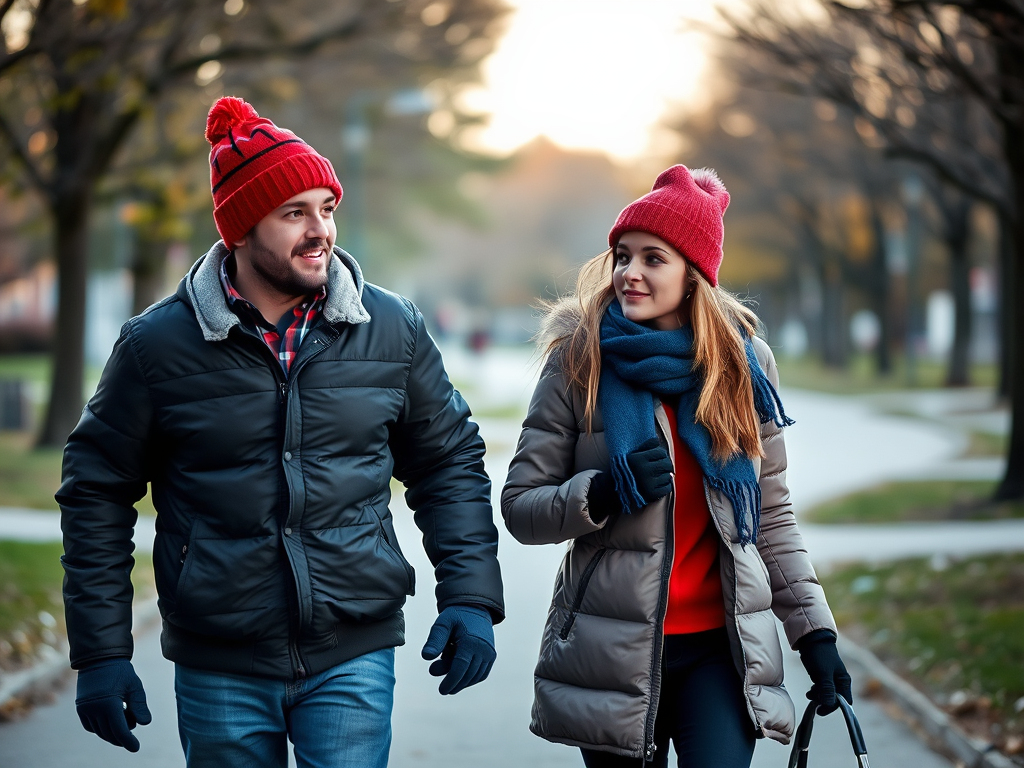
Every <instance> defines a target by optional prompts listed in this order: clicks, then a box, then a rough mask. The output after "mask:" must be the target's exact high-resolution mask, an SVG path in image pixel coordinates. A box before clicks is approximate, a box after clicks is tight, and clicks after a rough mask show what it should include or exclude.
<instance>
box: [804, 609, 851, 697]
mask: <svg viewBox="0 0 1024 768" xmlns="http://www.w3.org/2000/svg"><path fill="white" fill-rule="evenodd" d="M796 649H797V650H798V651H799V652H800V661H802V662H803V664H804V668H805V669H806V670H807V674H808V675H810V678H811V682H812V683H813V685H812V686H811V690H809V691H808V692H807V698H808V699H810V700H811V701H813V702H816V703H817V704H818V714H819V715H827V714H829V713H830V712H835V710H836V709H838V708H839V702H838V701H836V694H837V693H839V694H842V696H843V698H844V699H846V700H847V701H848V702H850V703H851V704H852V703H853V690H852V688H851V684H850V683H851V681H850V673H849V672H847V671H846V665H845V664H843V660H842V659H841V658H839V651H838V650H837V649H836V636H835V635H834V634H832V632H831V631H830V630H827V629H816V630H814V631H813V632H811V633H810V634H809V635H804V636H803V637H801V638H800V639H799V640H798V641H797V644H796Z"/></svg>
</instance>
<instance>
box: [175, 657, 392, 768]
mask: <svg viewBox="0 0 1024 768" xmlns="http://www.w3.org/2000/svg"><path fill="white" fill-rule="evenodd" d="M394 691H395V649H394V648H385V649H383V650H380V651H374V652H372V653H367V654H366V655H364V656H359V657H357V658H354V659H351V660H349V661H346V662H344V663H342V664H339V665H338V666H336V667H332V668H331V669H328V670H327V671H326V672H321V673H320V674H318V675H312V676H310V677H307V678H304V679H301V680H295V681H294V682H288V681H286V680H271V679H267V678H261V677H248V676H245V675H229V674H222V673H219V672H208V671H206V670H199V669H192V668H189V667H184V666H182V665H181V664H176V665H175V667H174V693H175V697H176V698H177V701H178V734H179V735H180V737H181V746H182V749H184V750H185V761H186V764H187V766H188V768H286V767H287V765H288V740H289V739H290V740H291V742H292V744H293V745H294V747H295V762H296V764H297V765H298V768H357V767H358V768H386V766H387V764H388V750H389V749H390V747H391V709H392V705H393V703H394Z"/></svg>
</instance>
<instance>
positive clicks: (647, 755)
mask: <svg viewBox="0 0 1024 768" xmlns="http://www.w3.org/2000/svg"><path fill="white" fill-rule="evenodd" d="M657 751H658V745H657V744H655V743H654V742H653V741H651V742H648V744H647V751H646V752H644V762H645V763H653V762H654V753H655V752H657Z"/></svg>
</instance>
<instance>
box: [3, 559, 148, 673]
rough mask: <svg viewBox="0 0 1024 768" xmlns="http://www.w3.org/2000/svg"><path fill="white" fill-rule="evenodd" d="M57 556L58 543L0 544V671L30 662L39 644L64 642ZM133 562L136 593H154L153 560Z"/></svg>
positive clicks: (58, 644) (62, 606) (62, 577)
mask: <svg viewBox="0 0 1024 768" xmlns="http://www.w3.org/2000/svg"><path fill="white" fill-rule="evenodd" d="M62 554H64V547H63V545H62V544H60V543H59V542H46V543H38V542H24V541H5V540H0V669H15V668H18V667H22V666H24V665H26V664H28V663H31V661H32V659H33V658H34V657H35V652H36V649H37V648H38V647H39V646H40V645H42V644H45V645H50V646H53V647H59V646H60V645H61V644H62V642H63V638H65V637H66V635H67V631H66V628H65V625H64V603H63V598H62V596H61V586H62V584H63V581H64V569H63V568H62V567H61V564H60V556H61V555H62ZM135 560H136V564H135V568H134V570H133V571H132V582H133V584H134V585H135V592H136V594H148V593H152V592H154V591H155V584H154V580H153V564H152V559H151V558H150V556H149V555H148V554H141V553H136V555H135Z"/></svg>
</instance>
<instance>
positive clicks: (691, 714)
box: [581, 628, 755, 768]
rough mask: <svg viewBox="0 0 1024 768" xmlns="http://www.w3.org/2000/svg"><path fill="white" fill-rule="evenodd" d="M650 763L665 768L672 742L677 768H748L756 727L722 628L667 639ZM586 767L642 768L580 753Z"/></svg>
mask: <svg viewBox="0 0 1024 768" xmlns="http://www.w3.org/2000/svg"><path fill="white" fill-rule="evenodd" d="M662 667H663V674H662V678H661V703H660V704H659V705H658V718H657V720H656V721H655V724H654V743H655V745H656V746H657V749H656V751H655V753H654V761H653V762H652V763H647V764H646V765H652V766H655V768H667V766H668V743H669V740H670V739H671V740H672V744H673V745H674V746H675V749H676V754H677V755H678V756H679V768H750V760H751V758H752V757H753V755H754V738H755V736H754V724H753V722H752V721H751V720H750V716H749V715H748V714H747V705H746V701H745V700H744V698H743V690H742V686H743V684H742V681H741V679H740V676H739V673H738V672H737V671H736V667H735V666H734V665H733V661H732V656H731V655H730V653H729V639H728V637H727V635H726V633H725V629H724V628H723V629H712V630H709V631H707V632H695V633H693V634H689V635H666V636H665V652H664V658H663V661H662ZM581 751H582V752H583V762H584V764H585V765H586V766H587V768H640V766H643V765H645V763H644V761H643V760H637V759H635V758H629V757H620V756H619V755H613V754H612V753H611V752H598V751H596V750H592V749H584V750H581Z"/></svg>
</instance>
